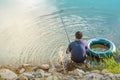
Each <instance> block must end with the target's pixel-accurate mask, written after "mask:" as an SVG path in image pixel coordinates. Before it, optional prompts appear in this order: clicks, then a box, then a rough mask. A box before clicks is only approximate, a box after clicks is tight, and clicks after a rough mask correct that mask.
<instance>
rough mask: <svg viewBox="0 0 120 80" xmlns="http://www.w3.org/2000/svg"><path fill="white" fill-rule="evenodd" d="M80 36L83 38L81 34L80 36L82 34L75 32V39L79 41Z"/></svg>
mask: <svg viewBox="0 0 120 80" xmlns="http://www.w3.org/2000/svg"><path fill="white" fill-rule="evenodd" d="M82 36H83V34H82V32H80V31H77V32H76V33H75V37H76V39H81V38H82Z"/></svg>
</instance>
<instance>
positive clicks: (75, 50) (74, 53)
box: [66, 31, 87, 63]
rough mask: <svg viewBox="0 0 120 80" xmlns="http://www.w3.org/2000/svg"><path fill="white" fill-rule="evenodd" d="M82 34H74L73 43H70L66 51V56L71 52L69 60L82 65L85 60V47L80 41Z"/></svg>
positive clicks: (78, 32) (82, 41)
mask: <svg viewBox="0 0 120 80" xmlns="http://www.w3.org/2000/svg"><path fill="white" fill-rule="evenodd" d="M82 36H83V34H82V32H80V31H77V32H76V33H75V38H76V39H75V41H73V42H71V43H70V44H69V46H68V48H67V50H66V54H68V53H70V52H71V60H72V61H73V62H76V63H84V61H85V59H86V48H87V45H86V43H85V41H84V40H82Z"/></svg>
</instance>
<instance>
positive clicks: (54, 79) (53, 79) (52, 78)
mask: <svg viewBox="0 0 120 80" xmlns="http://www.w3.org/2000/svg"><path fill="white" fill-rule="evenodd" d="M46 80H59V79H58V77H57V76H48V77H47V78H46Z"/></svg>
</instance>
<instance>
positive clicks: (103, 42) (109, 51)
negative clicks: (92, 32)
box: [86, 38, 116, 57]
mask: <svg viewBox="0 0 120 80" xmlns="http://www.w3.org/2000/svg"><path fill="white" fill-rule="evenodd" d="M96 44H101V45H104V46H106V47H107V48H108V49H107V50H106V51H103V52H102V51H100V52H97V51H94V50H92V49H91V46H93V45H96ZM86 52H87V54H88V55H92V56H95V57H108V56H111V55H112V54H113V53H114V52H116V47H115V45H114V43H113V42H111V41H109V40H107V39H104V38H94V39H91V40H89V41H88V48H87V50H86Z"/></svg>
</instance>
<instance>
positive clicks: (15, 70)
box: [0, 64, 120, 80]
mask: <svg viewBox="0 0 120 80" xmlns="http://www.w3.org/2000/svg"><path fill="white" fill-rule="evenodd" d="M0 80H120V74H114V73H111V72H108V71H107V70H105V69H103V70H97V69H96V70H91V71H89V70H86V71H85V70H83V69H80V68H74V69H73V70H71V71H65V69H64V68H63V66H62V65H58V66H56V67H52V66H51V65H49V64H40V65H38V66H37V65H31V64H23V65H20V66H13V65H6V66H1V67H0Z"/></svg>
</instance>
